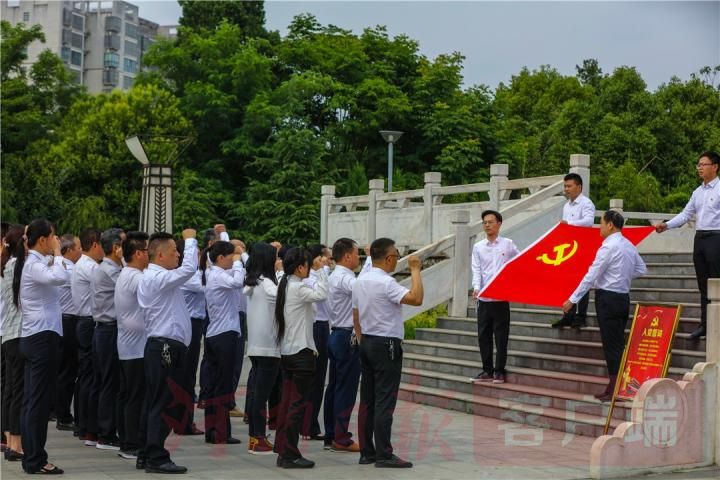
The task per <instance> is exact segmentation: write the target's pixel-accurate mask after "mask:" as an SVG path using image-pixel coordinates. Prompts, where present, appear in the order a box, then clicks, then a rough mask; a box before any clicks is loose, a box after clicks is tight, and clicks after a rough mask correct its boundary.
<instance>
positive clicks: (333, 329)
mask: <svg viewBox="0 0 720 480" xmlns="http://www.w3.org/2000/svg"><path fill="white" fill-rule="evenodd" d="M330 330H332V331H333V332H334V331H336V330H340V331H343V332H352V331H353V327H332V328H331V329H330Z"/></svg>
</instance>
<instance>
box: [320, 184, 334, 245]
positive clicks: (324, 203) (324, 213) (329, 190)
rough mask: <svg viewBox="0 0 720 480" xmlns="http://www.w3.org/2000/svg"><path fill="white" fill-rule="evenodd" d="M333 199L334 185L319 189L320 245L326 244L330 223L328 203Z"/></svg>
mask: <svg viewBox="0 0 720 480" xmlns="http://www.w3.org/2000/svg"><path fill="white" fill-rule="evenodd" d="M334 198H335V185H323V186H322V187H320V243H322V244H323V245H327V244H328V241H329V239H328V226H329V222H330V201H332V200H333V199H334Z"/></svg>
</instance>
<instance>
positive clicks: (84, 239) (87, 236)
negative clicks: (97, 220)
mask: <svg viewBox="0 0 720 480" xmlns="http://www.w3.org/2000/svg"><path fill="white" fill-rule="evenodd" d="M100 235H102V233H101V232H100V230H98V229H97V228H86V229H85V230H83V231H82V232H80V247H81V248H82V250H83V252H87V251H89V250H90V249H91V248H92V246H93V243H100Z"/></svg>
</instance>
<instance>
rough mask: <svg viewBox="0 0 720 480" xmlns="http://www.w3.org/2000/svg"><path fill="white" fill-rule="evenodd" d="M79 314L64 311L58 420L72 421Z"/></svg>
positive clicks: (57, 408) (76, 371)
mask: <svg viewBox="0 0 720 480" xmlns="http://www.w3.org/2000/svg"><path fill="white" fill-rule="evenodd" d="M77 318H78V317H77V315H68V314H65V313H63V316H62V324H63V336H62V337H61V342H60V368H59V371H58V377H57V396H56V397H55V416H56V417H57V419H58V422H63V423H72V421H73V415H72V414H71V413H70V405H71V404H72V399H73V395H74V394H75V383H76V381H77V376H78V341H77Z"/></svg>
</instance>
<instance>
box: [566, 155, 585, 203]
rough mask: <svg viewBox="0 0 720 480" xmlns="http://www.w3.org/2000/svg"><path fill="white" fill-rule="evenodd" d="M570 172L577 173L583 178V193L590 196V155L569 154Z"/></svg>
mask: <svg viewBox="0 0 720 480" xmlns="http://www.w3.org/2000/svg"><path fill="white" fill-rule="evenodd" d="M570 173H577V174H578V175H580V177H582V180H583V194H585V196H586V197H588V198H590V155H585V154H583V153H574V154H572V155H570Z"/></svg>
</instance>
